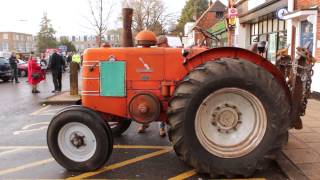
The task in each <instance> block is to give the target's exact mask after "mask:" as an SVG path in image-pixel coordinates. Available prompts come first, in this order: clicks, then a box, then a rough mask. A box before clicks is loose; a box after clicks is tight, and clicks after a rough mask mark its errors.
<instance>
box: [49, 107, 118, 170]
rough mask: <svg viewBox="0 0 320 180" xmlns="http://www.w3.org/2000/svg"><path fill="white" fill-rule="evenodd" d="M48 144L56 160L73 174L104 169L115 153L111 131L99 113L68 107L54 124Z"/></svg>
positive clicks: (51, 126) (57, 116)
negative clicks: (113, 152)
mask: <svg viewBox="0 0 320 180" xmlns="http://www.w3.org/2000/svg"><path fill="white" fill-rule="evenodd" d="M47 143H48V147H49V150H50V152H51V154H52V156H53V157H54V159H55V160H56V161H57V162H58V163H59V164H60V165H62V166H63V167H64V168H66V169H67V170H70V171H93V170H96V169H98V168H101V167H102V166H103V165H104V164H105V163H106V162H107V160H108V159H109V157H110V155H111V153H112V149H113V137H112V132H111V129H110V128H109V127H108V125H106V123H105V122H104V120H103V119H102V118H101V116H100V115H99V114H97V113H96V112H94V111H92V110H89V109H86V108H83V107H81V106H74V107H68V108H66V109H65V110H62V111H61V112H59V113H58V114H57V115H56V116H55V117H54V118H53V119H52V121H51V123H50V125H49V127H48V132H47Z"/></svg>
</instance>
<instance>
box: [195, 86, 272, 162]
mask: <svg viewBox="0 0 320 180" xmlns="http://www.w3.org/2000/svg"><path fill="white" fill-rule="evenodd" d="M266 129H267V115H266V111H265V109H264V107H263V104H262V103H261V102H260V100H259V99H258V98H257V97H256V96H254V95H253V94H251V93H250V92H248V91H245V90H242V89H238V88H223V89H220V90H218V91H216V92H213V93H211V94H210V95H209V96H208V97H207V98H206V99H205V100H204V101H203V102H202V103H201V105H200V106H199V108H198V111H197V114H196V119H195V130H196V135H197V138H198V140H199V141H200V143H201V145H202V146H203V147H204V148H205V149H206V150H207V151H208V152H210V153H211V154H214V155H216V156H218V157H221V158H237V157H242V156H245V155H247V154H249V153H250V152H251V151H253V150H254V149H255V148H256V147H257V146H258V145H259V144H260V142H261V141H262V139H263V137H264V135H265V132H266Z"/></svg>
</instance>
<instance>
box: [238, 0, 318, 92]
mask: <svg viewBox="0 0 320 180" xmlns="http://www.w3.org/2000/svg"><path fill="white" fill-rule="evenodd" d="M319 7H320V1H319V0H238V1H237V2H236V8H237V9H238V17H239V18H238V24H237V28H236V30H235V41H234V46H238V47H241V48H246V49H248V48H249V47H250V46H251V45H252V44H253V41H254V40H257V41H266V42H267V53H266V54H267V58H268V59H269V60H271V61H272V62H275V60H276V52H277V51H278V50H279V49H282V48H285V47H288V48H289V51H288V52H289V54H290V55H291V56H292V57H294V56H295V54H296V53H295V50H296V48H297V47H306V48H309V50H310V51H311V52H312V55H313V56H314V57H315V59H316V60H317V61H318V62H319V61H320V12H319ZM314 71H315V74H314V76H313V83H312V87H311V90H312V91H316V92H320V63H316V65H315V66H314Z"/></svg>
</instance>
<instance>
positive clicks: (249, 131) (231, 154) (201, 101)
mask: <svg viewBox="0 0 320 180" xmlns="http://www.w3.org/2000/svg"><path fill="white" fill-rule="evenodd" d="M289 113H290V106H289V100H288V98H287V97H286V94H285V91H284V90H283V89H282V86H280V84H279V83H278V82H277V81H276V80H275V79H274V78H273V76H272V75H271V74H270V73H269V72H267V71H266V70H264V69H262V68H260V67H259V66H257V65H255V64H253V63H250V62H247V61H244V60H235V59H222V60H217V61H211V62H208V63H206V64H204V65H202V66H199V67H198V68H196V69H194V70H193V71H192V72H190V73H189V75H188V76H187V77H185V79H184V80H183V81H182V82H181V83H180V84H179V85H178V86H177V88H176V90H175V93H174V97H173V98H172V100H171V101H170V103H169V110H168V115H169V138H170V140H171V141H172V143H173V145H174V150H175V152H176V154H177V155H178V156H179V157H180V158H181V159H182V160H184V161H186V162H187V163H188V164H189V165H191V166H193V167H194V168H196V170H197V171H198V172H199V173H204V174H209V175H210V176H212V177H216V176H221V175H222V176H226V177H228V178H229V177H234V176H239V175H240V176H245V177H248V176H250V175H252V173H253V172H254V171H255V170H257V169H264V168H266V167H268V166H267V165H268V163H269V162H270V158H271V157H274V156H275V155H276V153H277V151H278V150H280V149H281V146H282V145H283V144H284V143H285V138H284V137H285V135H286V134H287V131H288V129H289V124H290V123H289V122H288V121H289V120H288V115H289Z"/></svg>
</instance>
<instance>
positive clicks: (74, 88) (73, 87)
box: [70, 62, 79, 96]
mask: <svg viewBox="0 0 320 180" xmlns="http://www.w3.org/2000/svg"><path fill="white" fill-rule="evenodd" d="M78 70H79V64H78V63H76V62H71V63H70V95H71V96H77V95H79V90H78Z"/></svg>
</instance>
